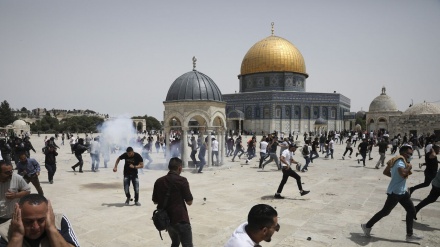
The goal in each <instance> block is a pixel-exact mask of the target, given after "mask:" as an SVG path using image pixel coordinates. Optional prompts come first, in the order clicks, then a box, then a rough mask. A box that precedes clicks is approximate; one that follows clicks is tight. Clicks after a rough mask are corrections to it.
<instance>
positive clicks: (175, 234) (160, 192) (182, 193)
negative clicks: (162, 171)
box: [152, 157, 193, 247]
mask: <svg viewBox="0 0 440 247" xmlns="http://www.w3.org/2000/svg"><path fill="white" fill-rule="evenodd" d="M168 169H169V170H170V171H169V172H168V174H167V175H165V176H163V177H160V178H158V179H157V180H156V182H155V183H154V189H153V197H152V200H153V202H154V204H157V208H158V209H165V210H166V212H167V214H168V216H169V219H170V224H169V226H168V227H167V228H166V230H167V231H168V234H169V235H170V238H171V242H172V243H171V246H179V245H180V244H182V246H183V247H192V246H193V241H192V230H191V224H190V221H189V215H188V210H187V208H186V205H188V206H190V205H191V204H192V202H193V196H192V194H191V190H190V189H189V183H188V180H187V179H186V178H185V177H182V176H180V174H181V173H182V160H181V159H179V158H177V157H174V158H171V159H170V162H169V164H168ZM170 186H171V188H170ZM167 194H168V196H167ZM164 204H165V205H166V207H164Z"/></svg>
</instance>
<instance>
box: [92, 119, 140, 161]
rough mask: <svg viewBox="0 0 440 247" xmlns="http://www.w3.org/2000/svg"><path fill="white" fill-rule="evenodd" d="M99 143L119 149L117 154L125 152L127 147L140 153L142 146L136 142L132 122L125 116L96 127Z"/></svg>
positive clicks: (135, 133)
mask: <svg viewBox="0 0 440 247" xmlns="http://www.w3.org/2000/svg"><path fill="white" fill-rule="evenodd" d="M98 131H99V132H100V133H101V134H100V142H101V143H107V144H109V145H113V146H116V147H118V148H119V150H120V151H119V152H120V153H122V152H125V149H126V148H127V147H129V146H131V147H133V149H135V151H136V152H138V153H140V152H141V150H142V146H141V145H140V144H139V143H137V142H136V138H137V132H136V129H135V128H134V126H133V121H132V120H131V119H130V118H129V117H127V116H120V117H117V118H113V119H109V120H107V121H105V122H104V123H103V124H102V125H101V126H99V127H98Z"/></svg>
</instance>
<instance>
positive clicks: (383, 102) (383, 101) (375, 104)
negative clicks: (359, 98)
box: [369, 87, 398, 112]
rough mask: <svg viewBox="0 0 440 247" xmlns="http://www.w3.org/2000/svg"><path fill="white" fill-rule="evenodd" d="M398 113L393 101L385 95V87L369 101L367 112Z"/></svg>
mask: <svg viewBox="0 0 440 247" xmlns="http://www.w3.org/2000/svg"><path fill="white" fill-rule="evenodd" d="M390 111H398V110H397V106H396V103H394V100H393V99H392V98H391V97H390V96H388V95H387V94H386V93H385V87H383V88H382V93H381V94H380V95H379V96H377V97H376V98H375V99H374V100H373V101H371V104H370V109H369V112H390Z"/></svg>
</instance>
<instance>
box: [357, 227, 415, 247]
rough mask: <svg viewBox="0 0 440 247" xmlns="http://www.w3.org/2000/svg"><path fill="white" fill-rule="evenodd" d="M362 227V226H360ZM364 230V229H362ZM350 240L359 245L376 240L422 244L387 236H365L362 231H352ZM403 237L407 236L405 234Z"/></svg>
mask: <svg viewBox="0 0 440 247" xmlns="http://www.w3.org/2000/svg"><path fill="white" fill-rule="evenodd" d="M359 228H360V227H359ZM361 231H362V229H361ZM350 235H351V236H350V240H351V241H353V242H354V243H356V244H357V245H360V246H366V245H369V244H370V243H375V242H379V241H381V242H391V243H405V244H415V245H420V243H417V242H407V241H405V240H397V239H387V238H376V237H373V236H372V237H366V236H364V235H363V234H362V233H357V232H356V233H355V232H350ZM403 237H405V236H404V235H403Z"/></svg>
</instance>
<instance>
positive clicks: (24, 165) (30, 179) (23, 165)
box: [17, 153, 44, 195]
mask: <svg viewBox="0 0 440 247" xmlns="http://www.w3.org/2000/svg"><path fill="white" fill-rule="evenodd" d="M17 168H18V174H20V175H21V176H23V178H24V180H25V181H26V182H27V183H32V184H33V185H34V186H35V189H37V191H38V194H40V195H44V193H43V189H42V188H41V185H40V180H39V179H38V176H40V164H38V162H37V161H36V160H35V159H33V158H28V157H27V156H26V153H21V154H20V156H19V162H18V163H17Z"/></svg>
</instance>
